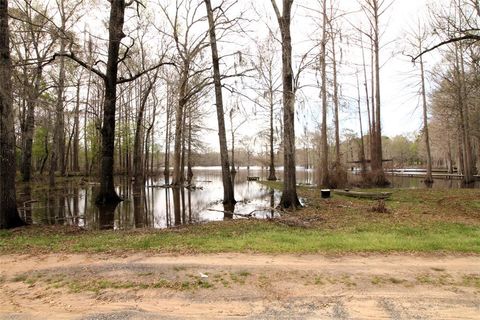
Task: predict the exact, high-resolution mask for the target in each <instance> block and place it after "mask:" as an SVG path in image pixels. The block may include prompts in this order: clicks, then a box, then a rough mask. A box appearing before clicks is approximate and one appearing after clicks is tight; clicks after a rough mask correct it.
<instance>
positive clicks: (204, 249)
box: [0, 182, 480, 271]
mask: <svg viewBox="0 0 480 320" xmlns="http://www.w3.org/2000/svg"><path fill="white" fill-rule="evenodd" d="M265 184H266V185H267V186H269V187H274V188H279V187H281V185H280V184H279V183H278V182H266V183H265ZM378 191H390V192H393V195H392V197H391V198H390V199H389V200H387V201H386V207H387V209H388V213H376V212H373V211H372V207H374V206H375V205H376V204H377V202H376V201H375V200H368V199H356V198H349V197H344V196H337V195H333V197H332V198H331V199H327V200H325V199H321V197H320V192H319V190H318V189H315V188H305V187H299V188H298V192H299V195H300V196H301V197H303V198H305V199H306V200H307V207H306V208H303V209H301V210H297V211H294V212H286V213H283V215H282V217H281V218H280V219H277V220H273V221H265V220H230V221H223V222H212V223H208V224H201V225H192V226H185V227H181V228H176V229H171V230H136V231H113V230H110V231H85V230H80V229H78V228H77V229H75V228H72V227H55V226H32V227H26V228H20V229H16V230H13V231H5V230H1V231H0V253H35V252H70V253H75V252H91V253H95V252H119V253H123V252H137V251H140V252H141V251H149V252H162V253H220V252H258V253H266V254H277V253H326V252H334V253H347V252H352V253H355V252H451V253H480V210H478V199H479V198H480V190H469V189H458V190H411V189H378ZM287 222H288V223H287ZM177 271H182V270H181V268H179V269H178V270H177Z"/></svg>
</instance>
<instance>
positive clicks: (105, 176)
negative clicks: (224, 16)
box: [95, 0, 125, 205]
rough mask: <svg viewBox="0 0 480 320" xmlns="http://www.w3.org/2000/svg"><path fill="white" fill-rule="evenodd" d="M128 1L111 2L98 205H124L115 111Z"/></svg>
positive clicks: (116, 0) (96, 200)
mask: <svg viewBox="0 0 480 320" xmlns="http://www.w3.org/2000/svg"><path fill="white" fill-rule="evenodd" d="M124 14H125V0H115V1H112V2H111V9H110V22H109V35H108V36H109V38H108V39H109V40H108V60H107V73H106V77H105V79H104V82H105V100H104V105H103V126H102V130H101V132H102V164H101V173H100V192H99V194H98V195H97V197H96V199H95V202H96V203H97V205H107V204H116V203H118V202H120V201H121V199H120V197H119V196H118V195H117V192H116V191H115V186H114V184H113V164H114V161H113V157H114V151H115V109H116V100H117V71H118V52H119V48H120V42H121V41H122V38H123V37H124V36H125V34H124V33H123V23H124Z"/></svg>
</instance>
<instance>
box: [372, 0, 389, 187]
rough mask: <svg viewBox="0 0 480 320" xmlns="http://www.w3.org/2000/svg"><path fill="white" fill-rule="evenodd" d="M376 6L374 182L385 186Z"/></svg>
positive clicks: (378, 16) (374, 47)
mask: <svg viewBox="0 0 480 320" xmlns="http://www.w3.org/2000/svg"><path fill="white" fill-rule="evenodd" d="M372 3H373V6H374V9H373V10H374V17H373V18H374V29H373V49H374V55H375V113H374V115H375V137H374V139H375V150H374V153H375V156H374V157H372V171H373V174H374V183H375V184H376V185H378V186H384V185H386V184H387V183H388V182H387V180H386V178H385V173H384V171H383V153H382V126H381V113H380V106H381V102H380V30H379V18H380V14H381V13H380V12H379V8H378V2H377V1H376V0H375V1H372Z"/></svg>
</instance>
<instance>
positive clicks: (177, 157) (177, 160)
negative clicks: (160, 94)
mask: <svg viewBox="0 0 480 320" xmlns="http://www.w3.org/2000/svg"><path fill="white" fill-rule="evenodd" d="M183 72H184V74H183V75H182V80H181V84H180V90H179V93H178V96H179V99H178V104H177V110H176V111H177V112H176V113H175V143H174V146H173V177H172V184H173V185H174V186H176V187H178V186H180V185H181V184H182V178H181V174H182V172H181V171H182V170H181V161H182V159H181V158H182V157H181V156H182V137H183V118H184V117H183V113H184V111H185V106H186V104H187V101H185V96H186V91H187V81H188V74H186V72H188V65H186V66H184V70H183ZM174 199H175V196H174ZM179 199H180V198H179ZM174 208H175V210H176V209H179V210H180V206H174ZM175 214H176V215H177V214H179V213H178V212H176V213H175Z"/></svg>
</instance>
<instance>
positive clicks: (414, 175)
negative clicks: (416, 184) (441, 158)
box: [385, 171, 480, 180]
mask: <svg viewBox="0 0 480 320" xmlns="http://www.w3.org/2000/svg"><path fill="white" fill-rule="evenodd" d="M385 174H387V175H390V176H395V177H408V178H425V175H426V173H425V172H409V171H405V172H399V171H386V172H385ZM432 177H433V179H444V180H461V179H463V175H462V174H457V173H438V172H433V173H432ZM474 178H475V180H480V176H478V175H477V176H474Z"/></svg>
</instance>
